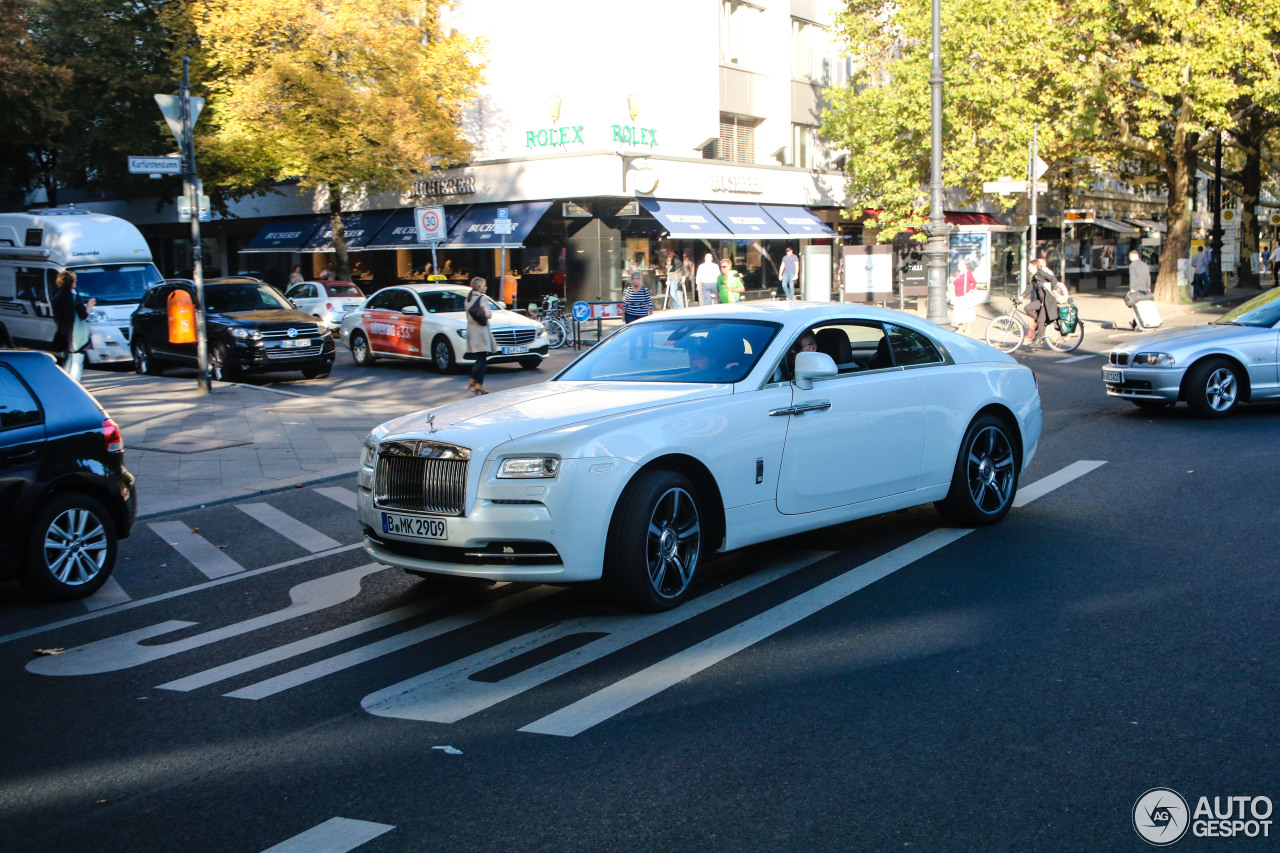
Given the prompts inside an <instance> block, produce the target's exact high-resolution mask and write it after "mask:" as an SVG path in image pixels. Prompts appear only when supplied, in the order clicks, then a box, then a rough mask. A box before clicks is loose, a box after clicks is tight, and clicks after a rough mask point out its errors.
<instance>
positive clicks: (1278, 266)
mask: <svg viewBox="0 0 1280 853" xmlns="http://www.w3.org/2000/svg"><path fill="white" fill-rule="evenodd" d="M1271 286H1272V287H1280V243H1277V244H1276V247H1275V248H1274V249H1272V250H1271Z"/></svg>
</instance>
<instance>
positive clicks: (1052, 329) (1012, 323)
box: [987, 298, 1084, 352]
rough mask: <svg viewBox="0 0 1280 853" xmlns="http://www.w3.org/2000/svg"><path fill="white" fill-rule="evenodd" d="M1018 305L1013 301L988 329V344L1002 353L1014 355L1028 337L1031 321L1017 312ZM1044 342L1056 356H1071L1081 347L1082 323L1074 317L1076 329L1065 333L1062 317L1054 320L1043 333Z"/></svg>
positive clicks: (1018, 300) (1018, 302) (1017, 300)
mask: <svg viewBox="0 0 1280 853" xmlns="http://www.w3.org/2000/svg"><path fill="white" fill-rule="evenodd" d="M1021 304H1022V300H1021V299H1017V298H1014V299H1012V300H1011V301H1010V305H1009V311H1008V312H1007V313H1005V314H1003V315H1001V316H999V317H997V318H995V319H994V320H992V321H991V322H990V323H989V324H988V325H987V343H989V344H990V345H991V346H993V347H995V348H996V349H998V350H1000V351H1001V352H1013V351H1014V350H1016V349H1017V348H1018V347H1020V346H1022V342H1023V341H1024V340H1026V338H1027V337H1029V336H1030V335H1031V318H1030V317H1028V316H1027V315H1026V314H1024V313H1023V312H1022V311H1020V310H1019V309H1018V306H1019V305H1021ZM1067 304H1068V305H1070V304H1071V302H1070V300H1068V301H1067ZM1044 341H1045V343H1047V344H1048V345H1049V348H1050V349H1053V350H1056V351H1057V352H1071V351H1072V350H1074V349H1076V348H1077V347H1078V346H1080V344H1082V343H1084V321H1083V320H1081V319H1079V318H1078V317H1077V318H1076V324H1075V328H1073V329H1072V330H1071V331H1070V332H1067V331H1064V330H1063V322H1062V317H1061V316H1058V317H1055V318H1053V320H1051V321H1050V322H1049V325H1048V326H1047V327H1046V328H1045V330H1044Z"/></svg>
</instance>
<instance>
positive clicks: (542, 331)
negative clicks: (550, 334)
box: [534, 323, 547, 338]
mask: <svg viewBox="0 0 1280 853" xmlns="http://www.w3.org/2000/svg"><path fill="white" fill-rule="evenodd" d="M546 333H547V327H546V326H544V325H542V324H541V323H539V324H538V333H537V335H535V336H534V337H538V338H540V337H542V336H543V335H545V334H546Z"/></svg>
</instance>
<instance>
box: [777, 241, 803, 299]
mask: <svg viewBox="0 0 1280 853" xmlns="http://www.w3.org/2000/svg"><path fill="white" fill-rule="evenodd" d="M778 272H779V273H780V274H781V275H782V292H783V293H785V294H786V295H787V299H795V298H796V279H797V278H799V277H800V258H799V257H798V256H797V255H796V253H795V252H793V251H791V247H790V246H788V247H787V252H786V254H785V255H783V256H782V265H781V266H780V267H779V268H778Z"/></svg>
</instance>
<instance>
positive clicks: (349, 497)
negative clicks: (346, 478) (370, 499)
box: [316, 486, 356, 509]
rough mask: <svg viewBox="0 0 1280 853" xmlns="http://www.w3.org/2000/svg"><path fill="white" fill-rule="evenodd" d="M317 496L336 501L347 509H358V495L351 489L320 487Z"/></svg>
mask: <svg viewBox="0 0 1280 853" xmlns="http://www.w3.org/2000/svg"><path fill="white" fill-rule="evenodd" d="M316 494H320V495H324V496H325V497H326V498H330V499H332V500H335V501H337V502H338V503H340V504H342V505H343V506H345V507H346V508H347V509H355V508H356V493H355V492H354V491H352V490H351V489H342V488H339V487H337V486H320V487H319V488H317V489H316Z"/></svg>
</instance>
